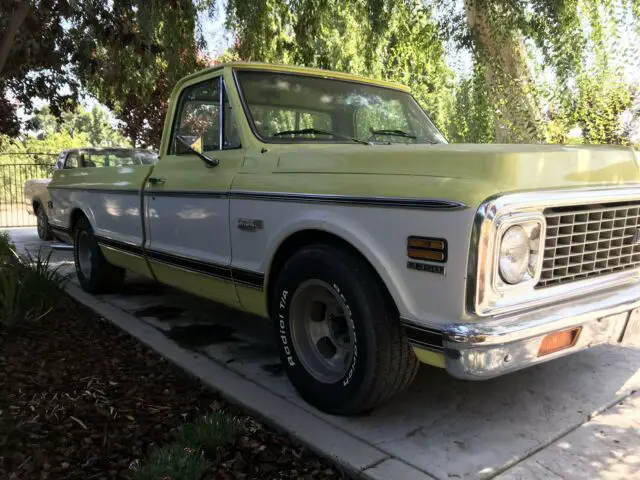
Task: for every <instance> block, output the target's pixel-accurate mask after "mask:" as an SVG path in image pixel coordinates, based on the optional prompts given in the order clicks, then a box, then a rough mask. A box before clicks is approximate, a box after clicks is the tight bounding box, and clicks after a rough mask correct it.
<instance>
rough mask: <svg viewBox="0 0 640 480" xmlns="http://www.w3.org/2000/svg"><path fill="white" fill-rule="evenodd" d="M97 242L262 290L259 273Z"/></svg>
mask: <svg viewBox="0 0 640 480" xmlns="http://www.w3.org/2000/svg"><path fill="white" fill-rule="evenodd" d="M97 240H98V243H100V244H101V245H104V246H106V247H110V248H114V249H116V250H121V251H123V252H127V253H131V254H133V255H138V256H144V255H145V253H146V255H147V256H148V257H149V258H150V259H151V260H153V261H156V262H159V263H163V264H165V265H168V266H170V267H177V268H182V269H184V270H189V271H192V272H196V273H200V274H203V275H207V276H209V277H214V278H219V279H222V280H228V281H232V280H233V281H234V282H236V283H241V284H243V285H245V286H248V287H251V288H255V289H258V290H262V289H263V288H264V274H262V273H259V272H253V271H250V270H243V269H240V268H229V267H227V266H224V265H219V264H215V263H211V262H204V261H202V260H194V259H192V258H187V257H181V256H178V255H172V254H170V253H166V252H158V251H156V250H147V251H145V250H144V249H143V248H142V247H140V246H138V245H133V244H131V243H125V242H120V241H117V240H112V239H110V238H105V237H97Z"/></svg>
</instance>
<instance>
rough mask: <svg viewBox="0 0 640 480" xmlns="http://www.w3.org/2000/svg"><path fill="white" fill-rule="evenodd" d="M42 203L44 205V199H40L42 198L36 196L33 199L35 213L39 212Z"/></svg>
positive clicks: (32, 204)
mask: <svg viewBox="0 0 640 480" xmlns="http://www.w3.org/2000/svg"><path fill="white" fill-rule="evenodd" d="M41 205H42V201H41V200H40V198H38V197H35V198H32V199H31V207H32V208H33V213H34V214H37V213H38V209H39V208H40V206H41Z"/></svg>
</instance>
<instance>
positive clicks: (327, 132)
mask: <svg viewBox="0 0 640 480" xmlns="http://www.w3.org/2000/svg"><path fill="white" fill-rule="evenodd" d="M283 135H331V136H332V137H336V138H341V139H342V140H349V141H352V142H356V143H361V144H362V145H371V144H370V143H369V142H365V141H364V140H358V139H357V138H354V137H349V136H347V135H342V134H340V133H336V132H332V131H330V130H320V129H318V128H302V129H300V130H283V131H281V132H276V133H274V134H273V135H272V137H281V136H283Z"/></svg>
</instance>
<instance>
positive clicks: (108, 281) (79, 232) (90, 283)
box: [73, 218, 126, 293]
mask: <svg viewBox="0 0 640 480" xmlns="http://www.w3.org/2000/svg"><path fill="white" fill-rule="evenodd" d="M73 260H74V262H75V265H76V274H77V275H78V281H79V283H80V286H81V287H82V289H83V290H84V291H85V292H88V293H111V292H115V291H118V290H120V288H122V283H123V282H124V277H125V273H126V272H125V270H124V269H123V268H120V267H116V266H115V265H112V264H110V263H109V262H107V259H106V258H104V255H103V254H102V251H101V250H100V246H99V245H98V242H97V241H96V237H95V235H94V234H93V229H92V228H91V224H90V223H89V221H88V220H87V219H86V218H81V219H80V220H78V222H77V224H76V228H75V230H74V242H73Z"/></svg>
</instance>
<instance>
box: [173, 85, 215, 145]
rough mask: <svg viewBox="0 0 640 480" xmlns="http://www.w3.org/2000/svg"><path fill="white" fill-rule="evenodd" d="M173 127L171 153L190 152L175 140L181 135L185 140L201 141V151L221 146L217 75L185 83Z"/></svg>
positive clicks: (189, 141)
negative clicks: (188, 83) (192, 82)
mask: <svg viewBox="0 0 640 480" xmlns="http://www.w3.org/2000/svg"><path fill="white" fill-rule="evenodd" d="M177 113H178V114H177V116H176V120H177V122H176V126H175V129H174V135H173V137H174V138H172V142H173V153H176V154H181V153H189V149H188V148H187V147H186V146H185V145H183V144H182V142H180V141H177V140H176V138H175V137H176V136H178V135H179V136H181V137H182V138H184V139H185V140H186V141H187V142H188V143H190V144H192V143H195V142H196V141H199V142H201V148H202V151H203V152H206V151H210V150H219V149H220V82H219V79H218V78H213V79H211V80H207V81H206V82H202V83H198V84H196V85H193V86H191V87H187V88H185V89H184V90H183V91H182V94H181V95H180V102H179V104H178V109H177Z"/></svg>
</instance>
